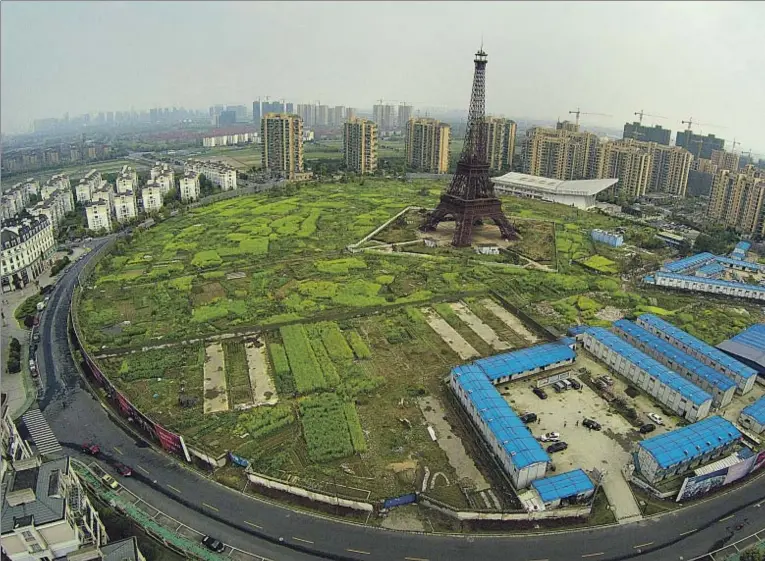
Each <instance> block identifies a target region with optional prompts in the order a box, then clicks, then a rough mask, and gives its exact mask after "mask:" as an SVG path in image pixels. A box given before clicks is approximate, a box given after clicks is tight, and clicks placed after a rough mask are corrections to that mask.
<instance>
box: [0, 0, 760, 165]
mask: <svg viewBox="0 0 765 561" xmlns="http://www.w3.org/2000/svg"><path fill="white" fill-rule="evenodd" d="M764 19H765V5H763V4H761V3H743V2H727V3H685V2H682V3H680V2H676V3H638V2H633V3H601V2H598V3H551V2H544V3H536V4H532V3H495V2H486V3H458V2H449V3H439V4H434V3H432V2H407V3H399V2H390V3H384V2H368V3H348V2H334V3H333V2H317V3H295V4H285V3H276V2H262V3H261V2H259V3H248V2H218V3H204V2H194V3H188V4H187V3H181V2H135V3H128V2H108V3H107V2H103V3H100V2H55V3H53V2H50V3H43V2H39V3H27V2H3V4H2V129H3V132H4V133H6V134H8V133H16V132H26V131H28V130H30V125H31V122H32V121H33V120H34V119H37V118H44V117H60V116H61V115H63V114H64V113H66V112H68V113H70V114H71V115H74V114H78V113H85V112H96V111H107V110H109V111H114V110H123V109H129V108H131V107H132V108H135V109H147V108H150V107H164V106H179V107H180V106H184V107H187V108H204V107H207V106H209V105H211V104H214V103H243V104H248V103H251V102H252V100H253V99H257V97H258V96H266V95H270V96H271V97H272V98H286V99H291V100H294V101H295V102H300V101H304V102H313V101H314V100H322V102H324V100H326V102H328V103H331V104H340V103H342V104H346V105H349V106H354V107H359V108H369V107H371V106H372V105H373V104H374V103H376V100H378V99H380V98H382V99H385V100H395V101H407V102H408V103H410V104H412V105H414V106H415V108H425V107H434V108H449V109H457V110H464V109H466V107H467V102H468V96H469V91H468V88H467V84H468V83H469V81H470V76H471V73H472V70H473V69H472V63H471V57H472V54H473V53H474V52H475V50H476V49H477V47H478V46H479V45H480V44H481V41H483V44H484V48H485V50H486V51H487V52H488V54H489V67H488V74H487V84H488V85H487V109H488V111H489V112H491V113H495V114H502V115H506V116H508V117H511V118H515V119H524V118H528V119H547V120H554V119H555V118H557V117H560V118H561V119H563V118H567V117H569V115H568V111H569V110H573V109H576V108H577V107H580V108H581V110H582V111H583V112H594V113H603V114H607V115H609V116H596V115H591V116H587V117H585V116H583V118H582V124H583V126H584V127H587V126H600V127H614V128H621V126H622V125H623V123H624V122H625V121H628V120H630V121H631V120H633V119H634V115H633V114H634V112H635V111H639V110H641V109H644V110H645V112H646V113H649V114H653V115H660V116H663V117H666V118H665V119H657V118H656V119H655V118H653V117H646V118H645V121H646V122H647V123H648V124H653V123H656V124H660V125H662V126H664V127H666V128H670V129H672V130H673V131H677V130H678V129H681V128H685V127H684V126H683V125H681V124H680V121H681V120H688V119H689V117H693V120H694V122H698V123H705V125H700V124H699V125H695V126H694V130H695V131H697V132H703V133H704V134H707V133H714V134H717V135H718V136H723V137H725V138H726V139H727V140H728V141H729V142H730V141H731V140H732V139H733V138H734V137H735V138H736V139H737V141H739V142H740V143H741V144H740V146H739V149H740V150H744V151H746V150H748V149H752V150H753V151H754V152H763V151H765V150H764V149H765V139H763V136H762V131H763V130H765V111H763V110H762V106H761V104H762V93H763V91H765V73H763V72H762V69H763V68H765V36H763V34H762V33H761V29H762V27H761V25H762V22H763V20H764ZM287 34H289V37H288V36H287ZM62 37H65V38H66V40H62ZM709 124H711V125H716V126H710V125H709Z"/></svg>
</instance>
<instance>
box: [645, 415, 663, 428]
mask: <svg viewBox="0 0 765 561" xmlns="http://www.w3.org/2000/svg"><path fill="white" fill-rule="evenodd" d="M648 418H649V419H651V420H652V421H653V422H654V423H656V424H657V425H659V426H664V419H662V418H661V415H657V414H656V413H648Z"/></svg>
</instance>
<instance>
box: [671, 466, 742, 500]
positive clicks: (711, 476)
mask: <svg viewBox="0 0 765 561" xmlns="http://www.w3.org/2000/svg"><path fill="white" fill-rule="evenodd" d="M728 469H729V468H727V467H724V468H722V469H718V470H717V471H713V472H712V473H706V474H704V475H697V476H695V477H686V478H685V481H683V486H682V487H680V492H679V493H678V494H677V498H676V499H675V502H678V503H679V502H680V501H683V500H691V499H698V498H699V497H701V496H702V495H706V494H707V493H709V492H710V491H713V490H715V489H717V488H718V487H722V486H723V485H725V479H726V478H727V477H728Z"/></svg>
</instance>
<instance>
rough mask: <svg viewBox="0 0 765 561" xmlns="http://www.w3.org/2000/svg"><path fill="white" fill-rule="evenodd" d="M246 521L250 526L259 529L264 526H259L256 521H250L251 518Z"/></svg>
mask: <svg viewBox="0 0 765 561" xmlns="http://www.w3.org/2000/svg"><path fill="white" fill-rule="evenodd" d="M244 523H245V524H247V525H248V526H252V527H253V528H257V529H258V530H262V529H263V526H258V525H257V524H254V523H252V522H250V521H249V520H245V521H244Z"/></svg>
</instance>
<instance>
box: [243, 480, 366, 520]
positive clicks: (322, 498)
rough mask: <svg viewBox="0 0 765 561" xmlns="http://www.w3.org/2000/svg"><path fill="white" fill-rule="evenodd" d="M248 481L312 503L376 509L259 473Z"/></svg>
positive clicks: (358, 508) (357, 508) (359, 502)
mask: <svg viewBox="0 0 765 561" xmlns="http://www.w3.org/2000/svg"><path fill="white" fill-rule="evenodd" d="M247 479H248V480H249V481H250V482H251V483H253V484H255V485H261V486H263V487H268V488H269V489H276V490H278V491H284V492H285V493H290V494H292V495H296V496H298V497H306V498H307V499H311V500H312V501H318V502H322V503H326V504H330V505H336V506H342V507H345V508H352V509H354V510H363V511H365V512H372V510H374V507H373V506H372V505H371V504H370V503H365V502H362V501H351V500H348V499H340V498H338V497H333V496H332V495H325V494H323V493H316V492H314V491H309V490H308V489H303V488H301V487H295V486H293V485H289V484H287V483H282V482H280V481H276V480H275V479H270V478H268V477H264V476H262V475H258V474H257V473H248V474H247Z"/></svg>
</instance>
